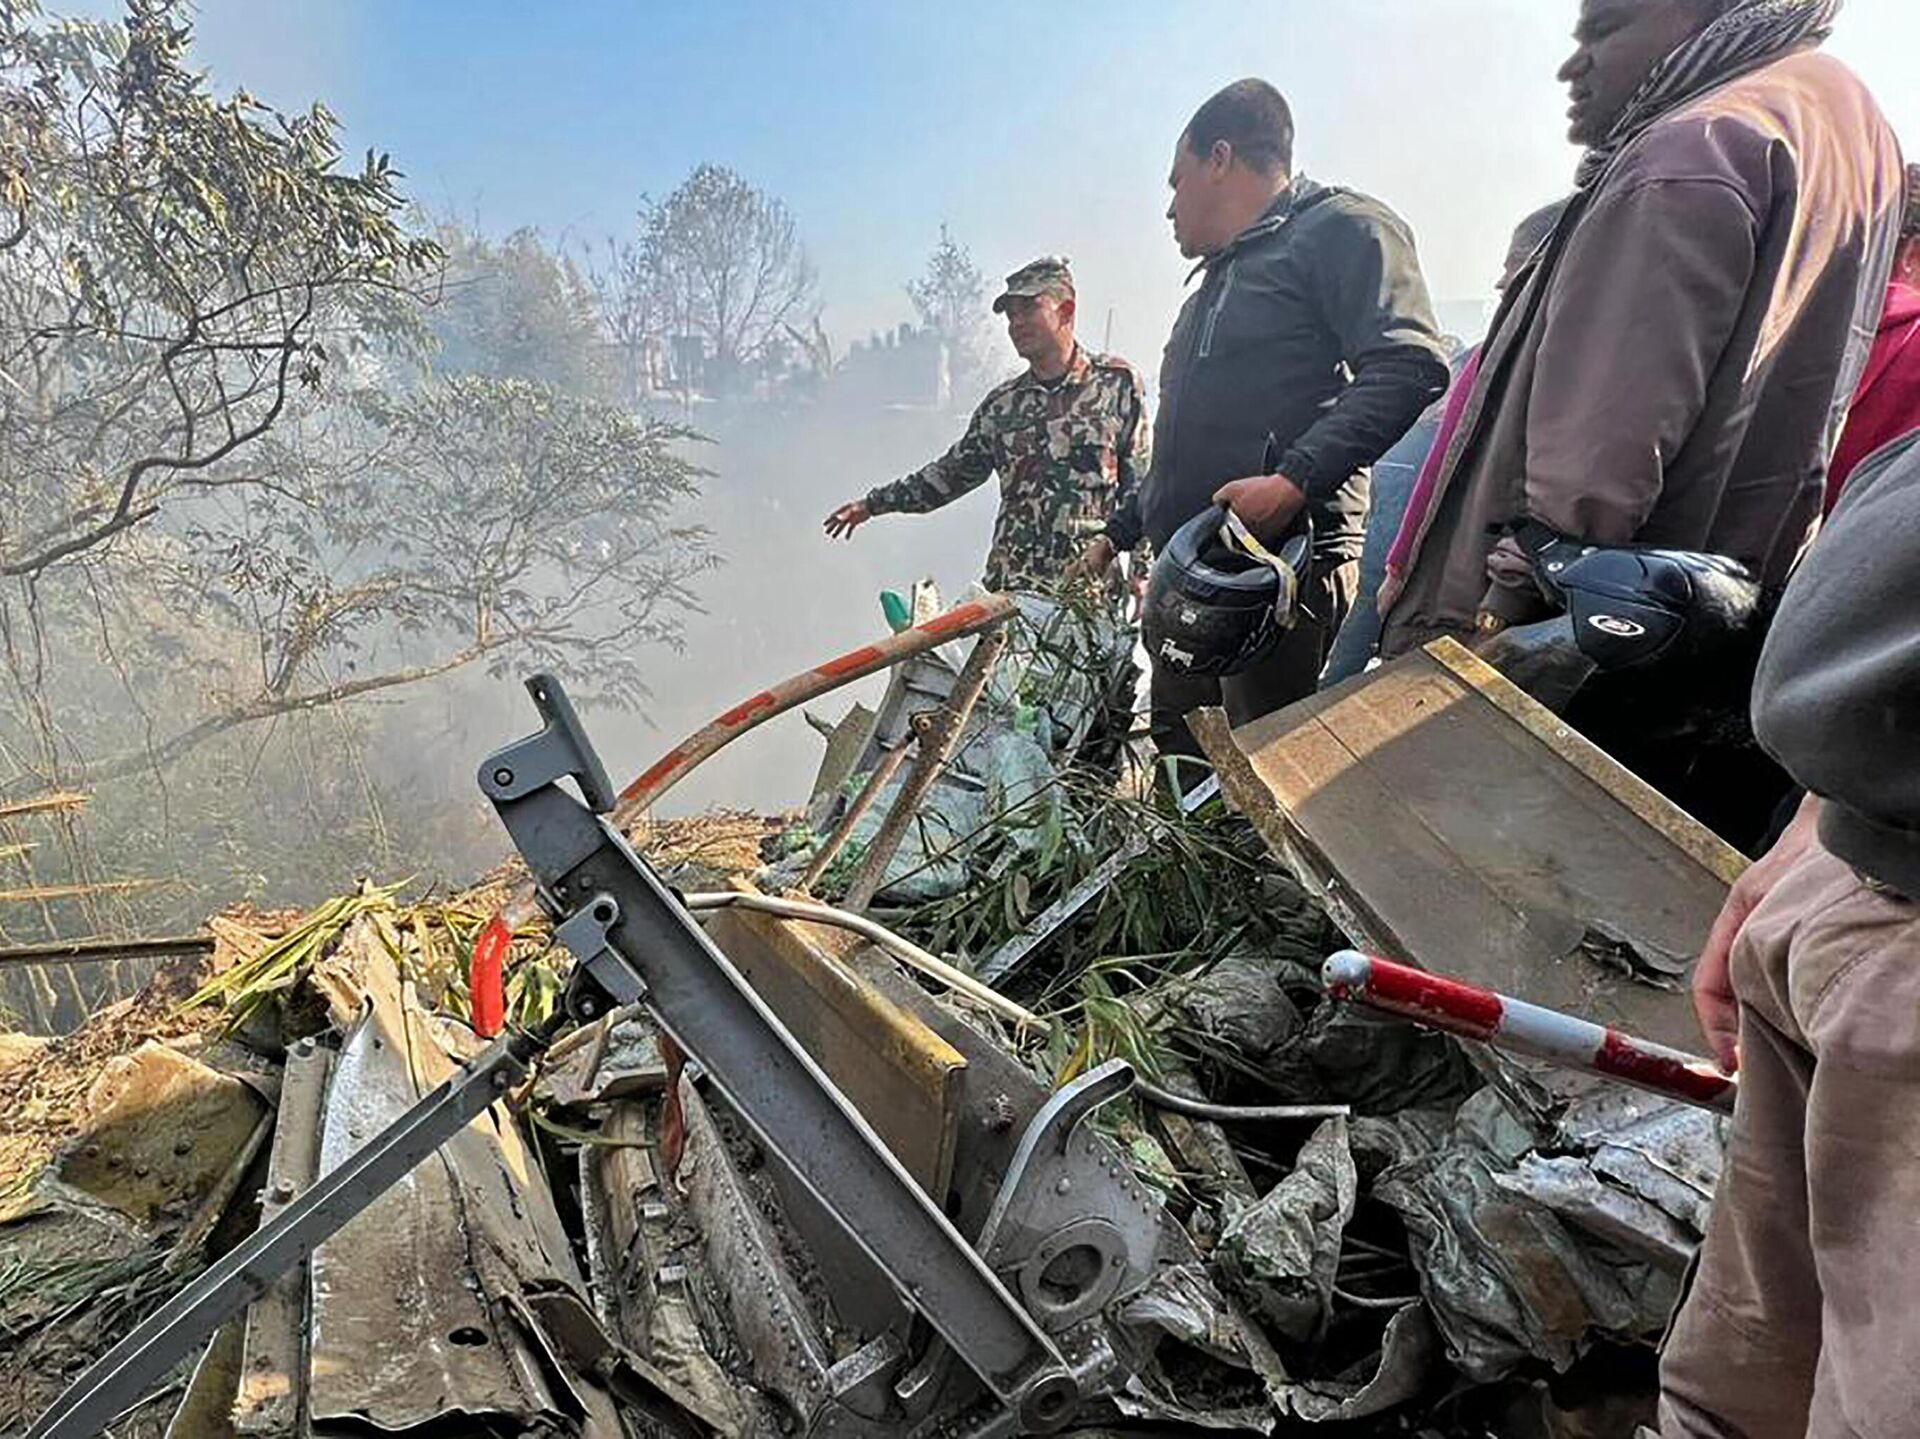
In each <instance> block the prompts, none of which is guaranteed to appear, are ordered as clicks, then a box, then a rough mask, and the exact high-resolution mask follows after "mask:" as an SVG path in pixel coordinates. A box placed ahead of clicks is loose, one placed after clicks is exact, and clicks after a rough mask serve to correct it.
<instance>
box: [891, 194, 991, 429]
mask: <svg viewBox="0 0 1920 1439" xmlns="http://www.w3.org/2000/svg"><path fill="white" fill-rule="evenodd" d="M907 298H908V299H909V300H911V301H912V302H913V309H914V313H915V314H916V315H918V316H919V317H920V324H921V327H922V328H923V329H927V330H930V331H932V332H933V334H935V335H936V336H938V337H939V339H940V341H941V343H942V344H944V345H945V346H946V347H947V357H948V358H947V363H948V366H949V369H950V371H951V373H952V376H953V384H954V388H955V389H956V390H959V391H961V392H962V393H964V392H965V391H966V390H968V389H971V388H972V386H973V385H974V384H975V383H976V382H977V381H978V380H979V378H980V375H981V373H982V371H983V370H984V368H985V365H986V357H985V351H986V345H985V332H986V316H987V282H986V280H985V278H984V277H983V276H982V275H981V273H980V267H979V266H978V265H976V264H974V262H973V256H972V254H971V253H969V251H968V250H967V247H966V246H965V245H962V244H961V243H960V242H959V241H957V240H955V239H954V238H953V234H952V232H951V231H949V230H948V229H947V227H946V226H945V225H942V226H941V227H940V243H939V244H937V245H935V246H934V247H933V253H932V254H931V255H929V256H928V257H927V267H926V269H925V270H924V271H922V272H921V275H920V277H919V278H918V279H917V280H909V281H908V282H907ZM969 403H970V402H969Z"/></svg>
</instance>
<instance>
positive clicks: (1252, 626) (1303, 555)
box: [1140, 505, 1313, 679]
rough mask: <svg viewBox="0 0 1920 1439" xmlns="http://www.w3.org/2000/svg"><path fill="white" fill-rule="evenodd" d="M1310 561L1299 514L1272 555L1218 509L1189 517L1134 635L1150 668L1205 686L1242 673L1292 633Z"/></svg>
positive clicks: (1159, 565)
mask: <svg viewBox="0 0 1920 1439" xmlns="http://www.w3.org/2000/svg"><path fill="white" fill-rule="evenodd" d="M1312 554H1313V525H1312V522H1311V521H1310V520H1308V518H1307V517H1306V515H1305V513H1304V512H1303V513H1302V514H1301V516H1300V518H1299V519H1298V520H1296V521H1295V522H1294V525H1293V528H1292V529H1290V530H1289V531H1288V532H1287V537H1286V538H1285V539H1284V540H1283V541H1282V542H1281V544H1280V546H1279V548H1278V551H1277V552H1276V551H1273V550H1269V549H1268V548H1267V547H1266V546H1265V545H1263V544H1261V543H1260V541H1259V540H1258V539H1256V538H1255V537H1254V535H1253V533H1252V532H1251V531H1250V530H1248V529H1247V527H1246V526H1245V525H1244V524H1243V523H1242V522H1241V521H1240V519H1239V517H1238V516H1236V515H1234V514H1233V513H1232V511H1230V510H1229V509H1228V508H1227V507H1226V506H1225V505H1215V506H1213V507H1212V508H1211V509H1208V510H1203V511H1202V512H1201V513H1200V514H1198V515H1195V516H1194V517H1193V518H1192V519H1191V520H1188V521H1187V523H1186V524H1184V525H1182V526H1181V527H1180V529H1179V530H1178V531H1177V532H1176V533H1175V534H1174V537H1173V538H1172V539H1171V540H1169V541H1168V542H1167V546H1166V548H1165V549H1163V550H1162V551H1161V552H1160V555H1159V558H1157V559H1156V560H1154V562H1153V573H1152V576H1151V577H1150V578H1149V580H1148V581H1147V599H1146V604H1145V606H1144V608H1143V609H1142V612H1141V616H1140V630H1141V638H1142V639H1143V640H1144V642H1145V644H1146V647H1147V654H1148V655H1149V656H1150V657H1151V658H1152V660H1153V663H1154V666H1155V667H1156V668H1159V669H1162V670H1165V671H1169V672H1171V673H1173V674H1177V675H1194V676H1198V677H1203V678H1208V679H1218V678H1220V677H1222V676H1225V675H1235V674H1239V673H1240V672H1241V671H1242V670H1244V669H1246V668H1248V667H1249V666H1250V665H1252V664H1253V663H1254V662H1255V661H1257V660H1259V659H1260V658H1261V656H1263V655H1265V654H1266V653H1267V652H1268V651H1269V650H1271V649H1272V648H1273V647H1274V645H1275V644H1277V643H1278V642H1279V639H1280V636H1281V635H1282V634H1284V633H1285V632H1286V631H1287V630H1289V629H1291V628H1292V627H1293V623H1294V620H1295V618H1296V612H1297V609H1298V606H1299V601H1300V587H1301V585H1303V584H1304V583H1305V582H1306V578H1307V573H1308V566H1309V564H1310V563H1311V560H1312Z"/></svg>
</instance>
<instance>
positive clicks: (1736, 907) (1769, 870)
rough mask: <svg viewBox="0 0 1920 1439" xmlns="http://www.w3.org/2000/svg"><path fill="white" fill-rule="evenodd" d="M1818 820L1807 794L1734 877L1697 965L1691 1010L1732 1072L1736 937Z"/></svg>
mask: <svg viewBox="0 0 1920 1439" xmlns="http://www.w3.org/2000/svg"><path fill="white" fill-rule="evenodd" d="M1819 823H1820V801H1819V800H1818V799H1816V798H1815V797H1814V796H1813V795H1808V796H1807V797H1806V798H1805V799H1804V800H1802V801H1801V802H1800V809H1799V811H1798V812H1797V813H1796V814H1795V815H1794V817H1793V823H1791V824H1789V825H1788V826H1787V827H1786V829H1785V830H1784V831H1783V832H1782V833H1781V835H1780V838H1779V839H1777V840H1775V841H1774V845H1773V848H1772V849H1770V850H1768V851H1767V852H1766V853H1765V854H1763V855H1762V856H1760V858H1759V859H1757V860H1755V861H1754V862H1753V863H1752V864H1750V865H1748V866H1747V870H1746V873H1744V874H1742V875H1741V876H1740V878H1738V879H1736V880H1735V881H1734V882H1733V888H1732V889H1730V890H1728V891H1727V901H1726V903H1725V904H1723V905H1721V906H1720V914H1719V917H1718V918H1717V919H1715V920H1714V922H1713V928H1712V929H1711V930H1709V931H1708V932H1707V943H1706V947H1705V948H1704V949H1702V950H1701V951H1700V958H1699V960H1698V962H1697V963H1696V964H1695V965H1694V967H1693V1012H1694V1014H1695V1015H1696V1016H1698V1018H1699V1020H1700V1028H1701V1031H1702V1032H1703V1033H1704V1034H1705V1035H1706V1037H1707V1043H1708V1045H1709V1046H1711V1048H1712V1050H1713V1057H1714V1059H1715V1061H1716V1062H1717V1063H1718V1064H1719V1066H1720V1067H1721V1068H1722V1069H1724V1070H1725V1071H1726V1072H1727V1073H1728V1074H1732V1073H1733V1072H1734V1070H1736V1069H1738V1068H1739V1066H1740V1005H1739V1001H1738V1000H1736V999H1735V998H1734V996H1733V974H1732V959H1733V942H1734V940H1736V939H1738V938H1739V937H1740V930H1741V928H1742V927H1743V926H1744V925H1745V924H1746V922H1747V917H1748V916H1749V915H1751V914H1752V913H1753V912H1754V910H1756V909H1758V908H1759V907H1760V901H1761V900H1763V899H1765V898H1766V897H1767V895H1768V894H1769V893H1771V892H1772V890H1773V887H1774V886H1775V885H1776V884H1778V883H1779V882H1780V879H1781V877H1782V876H1783V875H1785V874H1786V872H1787V871H1788V870H1790V869H1792V868H1793V867H1794V865H1795V864H1797V863H1798V862H1799V860H1800V858H1801V856H1803V855H1804V854H1806V852H1807V851H1808V850H1809V849H1811V848H1812V847H1813V846H1814V844H1815V843H1817V842H1818V827H1819Z"/></svg>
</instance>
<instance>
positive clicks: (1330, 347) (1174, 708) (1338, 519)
mask: <svg viewBox="0 0 1920 1439" xmlns="http://www.w3.org/2000/svg"><path fill="white" fill-rule="evenodd" d="M1168 183H1169V185H1171V187H1172V189H1173V203H1172V204H1171V205H1170V206H1169V207H1168V209H1167V218H1168V219H1170V220H1171V221H1172V222H1173V234H1174V239H1175V241H1176V242H1178V244H1179V246H1180V253H1181V254H1183V255H1185V256H1187V257H1188V258H1189V259H1193V260H1197V261H1198V262H1199V263H1198V264H1197V265H1196V267H1195V273H1196V274H1201V275H1204V279H1203V280H1202V282H1201V285H1200V288H1199V289H1198V290H1196V291H1195V292H1194V293H1193V294H1192V295H1190V296H1189V297H1188V299H1187V302H1186V305H1185V306H1184V307H1183V308H1182V310H1181V311H1180V317H1179V319H1178V320H1176V321H1175V322H1174V327H1173V334H1172V336H1171V337H1170V338H1169V339H1168V341H1167V348H1166V353H1165V354H1164V355H1163V356H1162V358H1161V365H1160V408H1159V413H1158V415H1157V417H1156V419H1155V427H1156V429H1157V430H1158V431H1159V439H1158V442H1157V444H1156V445H1155V447H1154V458H1153V466H1152V468H1151V470H1150V471H1149V472H1148V475H1147V479H1146V481H1145V483H1144V484H1143V486H1142V487H1141V490H1140V494H1139V497H1138V499H1137V501H1135V502H1133V503H1130V504H1127V505H1125V506H1124V507H1123V508H1122V510H1121V511H1120V513H1118V514H1116V515H1115V516H1114V518H1113V520H1112V522H1111V523H1110V524H1109V525H1108V526H1107V534H1106V536H1105V537H1103V538H1102V539H1101V540H1098V541H1096V542H1095V543H1094V545H1093V547H1092V549H1091V550H1090V551H1089V553H1088V554H1087V555H1086V556H1085V557H1084V558H1083V561H1082V563H1083V565H1085V566H1087V567H1089V568H1092V569H1095V570H1104V569H1105V568H1106V566H1107V565H1108V564H1110V563H1111V562H1112V560H1113V557H1114V555H1115V554H1116V553H1118V552H1122V551H1126V550H1130V549H1132V548H1133V547H1134V546H1135V545H1136V544H1138V543H1139V542H1140V540H1141V539H1142V538H1143V537H1144V538H1145V539H1148V540H1150V541H1152V543H1153V544H1154V545H1155V547H1156V548H1157V547H1160V546H1163V545H1165V544H1166V542H1167V540H1168V539H1169V538H1171V537H1172V535H1173V533H1174V531H1176V530H1177V529H1179V528H1180V526H1181V525H1182V524H1184V523H1185V522H1186V521H1187V520H1190V519H1192V518H1193V516H1195V515H1196V514H1198V513H1200V511H1202V510H1203V509H1205V508H1206V507H1207V506H1208V505H1210V504H1213V503H1215V502H1216V501H1218V502H1222V503H1227V504H1231V505H1232V506H1233V509H1234V510H1235V512H1236V513H1238V514H1239V516H1240V518H1241V519H1243V520H1245V521H1246V522H1247V524H1248V525H1249V526H1251V527H1252V528H1253V529H1254V531H1255V532H1256V533H1259V534H1262V535H1267V536H1269V537H1277V536H1278V535H1279V533H1280V532H1281V531H1282V530H1284V529H1285V528H1286V527H1287V525H1288V524H1289V523H1290V522H1291V521H1292V519H1293V517H1294V516H1295V515H1296V514H1297V513H1298V512H1299V511H1300V509H1301V508H1302V507H1303V506H1304V507H1308V508H1309V509H1310V512H1311V514H1312V517H1313V523H1314V533H1315V547H1314V576H1313V580H1312V582H1311V583H1310V585H1309V586H1308V588H1307V590H1306V591H1305V593H1304V595H1303V600H1304V604H1305V607H1306V609H1307V611H1308V612H1309V614H1310V616H1311V618H1309V619H1304V620H1302V622H1301V623H1300V624H1299V625H1297V626H1296V627H1295V628H1294V629H1293V630H1292V631H1290V632H1289V633H1288V634H1287V636H1286V638H1285V639H1284V640H1282V642H1281V643H1280V645H1279V646H1278V647H1277V648H1276V649H1275V650H1274V651H1273V652H1271V653H1270V654H1269V655H1267V657H1266V658H1264V659H1263V660H1261V661H1260V662H1259V663H1258V664H1256V665H1255V666H1254V667H1253V668H1252V669H1250V670H1247V671H1246V672H1244V673H1242V674H1239V675H1235V676H1233V677H1231V678H1229V679H1227V680H1225V681H1220V682H1215V681H1211V680H1196V679H1192V678H1188V677H1181V676H1173V675H1170V674H1167V673H1165V672H1163V670H1162V669H1161V668H1160V667H1159V666H1156V667H1155V671H1154V677H1153V723H1154V736H1155V740H1156V743H1157V744H1158V745H1159V747H1160V750H1161V753H1163V754H1167V753H1176V754H1189V755H1193V754H1197V753H1198V750H1197V748H1196V747H1195V745H1194V742H1193V738H1192V736H1191V735H1190V734H1189V733H1188V731H1187V727H1186V723H1185V719H1184V716H1185V715H1186V714H1187V712H1188V711H1189V710H1192V709H1195V708H1197V707H1199V706H1201V705H1206V704H1218V703H1222V702H1224V703H1225V705H1226V709H1227V713H1228V715H1229V716H1230V717H1231V718H1232V720H1233V721H1234V723H1235V724H1243V723H1245V722H1246V721H1248V720H1251V719H1256V718H1258V717H1259V716H1260V715H1263V714H1266V713H1268V712H1270V711H1272V710H1275V709H1278V708H1279V707H1280V706H1282V705H1285V704H1288V703H1291V702H1292V701H1294V700H1296V699H1300V698H1302V697H1303V696H1305V695H1308V694H1311V693H1312V692H1313V689H1314V685H1315V683H1316V682H1317V680H1318V678H1319V674H1320V668H1321V665H1322V663H1323V662H1324V660H1325V658H1326V650H1327V646H1328V645H1329V644H1330V643H1331V641H1332V639H1333V636H1334V634H1335V632H1336V631H1338V630H1339V628H1340V624H1341V621H1342V620H1344V619H1345V618H1346V611H1347V608H1348V606H1349V605H1350V604H1351V602H1352V599H1353V594H1354V590H1355V587H1356V585H1357V582H1358V571H1359V559H1360V549H1361V545H1362V542H1363V540H1364V538H1365V534H1366V522H1367V491H1368V481H1367V473H1366V471H1367V467H1368V466H1369V465H1371V464H1372V463H1373V462H1374V461H1375V460H1377V459H1379V458H1380V456H1381V455H1383V454H1385V453H1386V452H1387V450H1388V449H1390V448H1391V447H1392V446H1393V444H1394V442H1395V441H1397V440H1398V439H1399V438H1400V437H1401V436H1402V435H1403V434H1405V433H1406V432H1407V430H1408V429H1409V428H1411V427H1412V425H1413V423H1414V421H1415V420H1417V419H1418V418H1419V416H1420V412H1421V411H1422V410H1424V409H1425V408H1426V407H1427V406H1428V405H1429V404H1430V403H1431V402H1432V401H1433V400H1434V399H1436V398H1437V397H1438V396H1439V395H1440V394H1441V393H1442V392H1443V391H1444V390H1445V389H1446V385H1447V374H1448V372H1447V359H1446V348H1445V346H1444V344H1443V343H1442V341H1441V339H1440V334H1439V327H1438V326H1437V325H1436V324H1435V322H1434V317H1433V305H1432V302H1431V301H1430V300H1429V299H1428V296H1427V285H1426V280H1425V279H1424V278H1423V277H1422V276H1421V273H1420V262H1419V260H1418V258H1417V257H1416V256H1415V254H1414V246H1413V237H1412V235H1411V234H1410V233H1409V231H1408V230H1407V227H1406V225H1405V224H1403V223H1402V222H1401V220H1400V219H1399V217H1398V216H1396V215H1395V214H1394V213H1393V212H1392V211H1391V210H1389V209H1387V207H1386V206H1384V205H1382V204H1380V203H1379V202H1378V201H1376V200H1372V199H1369V198H1368V197H1366V196H1365V195H1361V194H1358V193H1356V192H1354V191H1352V190H1346V189H1341V188H1339V187H1337V186H1331V185H1319V184H1316V183H1314V182H1313V181H1311V180H1309V179H1306V178H1305V177H1304V176H1298V175H1295V174H1294V173H1293V116H1292V114H1291V112H1290V111H1289V110H1288V108H1287V102H1286V100H1285V99H1284V98H1282V96H1281V95H1280V92H1279V91H1277V90H1275V89H1274V88H1273V86H1271V85H1269V84H1268V83H1267V82H1266V81H1264V80H1240V81H1237V82H1235V83H1234V84H1232V85H1229V86H1228V87H1227V88H1226V89H1224V90H1222V91H1221V92H1220V93H1219V94H1217V95H1215V96H1214V97H1213V98H1212V99H1211V100H1208V101H1207V102H1206V104H1204V105H1202V106H1201V107H1200V109H1199V110H1198V111H1197V112H1195V114H1194V117H1193V119H1192V120H1191V121H1190V122H1189V123H1188V125H1187V128H1186V130H1185V131H1184V132H1183V133H1182V134H1181V137H1180V141H1179V143H1178V144H1177V145H1176V146H1175V148H1174V159H1173V173H1172V175H1171V176H1170V177H1169V180H1168ZM1270 436H1271V437H1272V440H1273V442H1274V445H1275V447H1276V454H1277V458H1278V466H1277V468H1275V469H1273V470H1272V472H1271V473H1267V472H1265V468H1266V461H1265V456H1266V452H1267V446H1268V439H1269V437H1270Z"/></svg>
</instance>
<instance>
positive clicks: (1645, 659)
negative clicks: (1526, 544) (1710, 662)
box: [1535, 544, 1763, 670]
mask: <svg viewBox="0 0 1920 1439" xmlns="http://www.w3.org/2000/svg"><path fill="white" fill-rule="evenodd" d="M1556 551H1558V553H1556ZM1535 573H1536V574H1538V575H1539V576H1540V579H1541V581H1542V583H1543V584H1544V585H1546V586H1547V587H1548V588H1549V589H1551V590H1554V591H1557V592H1558V594H1559V595H1560V596H1561V597H1562V598H1563V599H1564V601H1565V603H1566V607H1567V616H1568V618H1569V619H1570V620H1571V621H1572V624H1573V634H1574V641H1575V643H1576V644H1578V645H1579V647H1580V650H1581V652H1582V653H1583V654H1585V655H1586V656H1587V658H1588V659H1590V660H1592V661H1593V662H1594V664H1595V665H1597V666H1598V667H1599V668H1600V669H1602V670H1621V669H1633V668H1637V667H1639V666H1642V665H1650V664H1655V663H1664V662H1669V661H1674V660H1690V661H1697V660H1702V659H1709V658H1712V657H1714V656H1716V655H1718V654H1722V653H1724V652H1726V650H1727V649H1728V647H1729V646H1731V645H1732V644H1734V643H1735V642H1737V641H1740V640H1743V639H1749V638H1752V637H1756V636H1757V635H1758V634H1759V632H1760V625H1761V620H1762V618H1763V613H1762V611H1763V605H1762V599H1761V590H1760V585H1759V583H1758V582H1757V581H1755V579H1754V578H1753V576H1752V575H1751V574H1749V573H1748V572H1747V569H1746V567H1745V566H1744V565H1742V564H1740V563H1739V562H1738V561H1736V560H1731V559H1728V558H1726V557H1725V556H1723V555H1711V554H1700V553H1696V552H1692V551H1684V550H1656V549H1632V548H1626V547H1622V548H1619V549H1602V548H1598V547H1591V546H1575V545H1572V544H1560V545H1554V546H1550V547H1549V548H1548V549H1547V550H1546V551H1544V552H1543V553H1542V554H1540V555H1539V556H1538V557H1536V560H1535Z"/></svg>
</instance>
